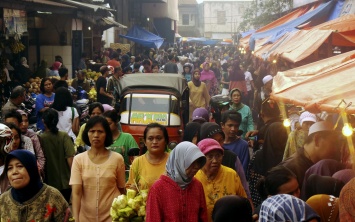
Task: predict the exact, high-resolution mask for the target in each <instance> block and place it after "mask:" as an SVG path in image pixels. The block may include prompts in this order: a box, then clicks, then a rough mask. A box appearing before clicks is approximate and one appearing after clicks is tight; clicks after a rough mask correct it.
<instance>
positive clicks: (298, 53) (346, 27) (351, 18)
mask: <svg viewBox="0 0 355 222" xmlns="http://www.w3.org/2000/svg"><path fill="white" fill-rule="evenodd" d="M290 35H292V36H291V37H290V38H288V39H287V40H285V41H283V42H282V43H280V44H278V43H276V44H274V45H277V47H274V48H272V49H270V50H268V53H267V54H266V55H264V56H263V58H266V57H268V56H269V55H270V58H269V60H270V61H271V60H273V59H278V58H279V57H281V58H282V59H284V60H286V61H288V62H291V63H297V62H300V61H302V60H303V59H305V58H307V57H308V56H310V55H312V54H313V53H314V52H315V51H316V50H318V49H319V48H320V47H321V46H322V44H323V43H325V42H328V43H330V44H331V45H333V46H352V47H354V46H355V15H345V16H343V17H340V18H337V19H334V20H332V21H329V22H325V23H323V24H320V25H318V26H315V27H313V28H312V29H310V30H298V31H294V32H292V34H290ZM259 56H260V55H259Z"/></svg>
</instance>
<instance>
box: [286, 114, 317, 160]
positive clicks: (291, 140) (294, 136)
mask: <svg viewBox="0 0 355 222" xmlns="http://www.w3.org/2000/svg"><path fill="white" fill-rule="evenodd" d="M315 122H317V117H316V115H315V114H313V113H310V112H308V111H305V112H303V113H302V114H301V116H300V118H299V124H300V128H296V129H295V130H294V131H292V132H291V133H290V134H289V135H288V139H287V143H286V148H285V153H284V156H283V160H286V159H287V158H288V157H290V156H291V155H292V154H294V153H295V152H296V150H298V149H299V148H302V147H303V144H304V141H305V139H306V137H307V135H308V132H309V128H310V127H311V126H312V125H313V124H314V123H315Z"/></svg>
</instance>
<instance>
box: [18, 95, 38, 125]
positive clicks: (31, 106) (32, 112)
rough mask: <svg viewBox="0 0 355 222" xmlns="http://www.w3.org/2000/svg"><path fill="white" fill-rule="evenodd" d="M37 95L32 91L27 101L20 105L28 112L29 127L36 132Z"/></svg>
mask: <svg viewBox="0 0 355 222" xmlns="http://www.w3.org/2000/svg"><path fill="white" fill-rule="evenodd" d="M36 97H37V95H36V94H35V93H31V96H29V95H27V96H26V98H25V101H24V102H23V103H22V104H21V105H20V109H21V110H22V111H24V112H25V113H27V117H28V124H29V125H28V129H32V130H33V131H34V132H36V131H37V115H36Z"/></svg>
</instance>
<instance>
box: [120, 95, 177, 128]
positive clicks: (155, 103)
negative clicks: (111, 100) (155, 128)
mask: <svg viewBox="0 0 355 222" xmlns="http://www.w3.org/2000/svg"><path fill="white" fill-rule="evenodd" d="M121 104H122V109H121V111H122V112H121V116H122V118H121V122H122V121H125V119H126V118H124V117H126V116H125V115H128V113H130V116H129V117H128V116H127V119H126V121H127V124H149V123H151V122H158V123H160V124H162V125H180V117H179V101H178V99H177V98H176V97H175V96H170V95H162V94H134V93H133V94H128V95H126V96H125V97H124V101H122V102H121ZM129 111H130V112H129ZM169 120H170V121H169ZM122 123H125V122H122Z"/></svg>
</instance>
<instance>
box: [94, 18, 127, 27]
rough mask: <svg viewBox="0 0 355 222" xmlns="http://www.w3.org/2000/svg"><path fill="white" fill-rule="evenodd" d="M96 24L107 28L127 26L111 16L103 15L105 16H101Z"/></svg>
mask: <svg viewBox="0 0 355 222" xmlns="http://www.w3.org/2000/svg"><path fill="white" fill-rule="evenodd" d="M98 24H100V25H101V26H105V27H107V28H111V27H115V26H117V27H119V28H125V29H126V28H127V26H125V25H122V24H121V23H118V22H116V21H115V20H114V19H113V18H110V17H105V18H101V19H100V20H99V22H98Z"/></svg>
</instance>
